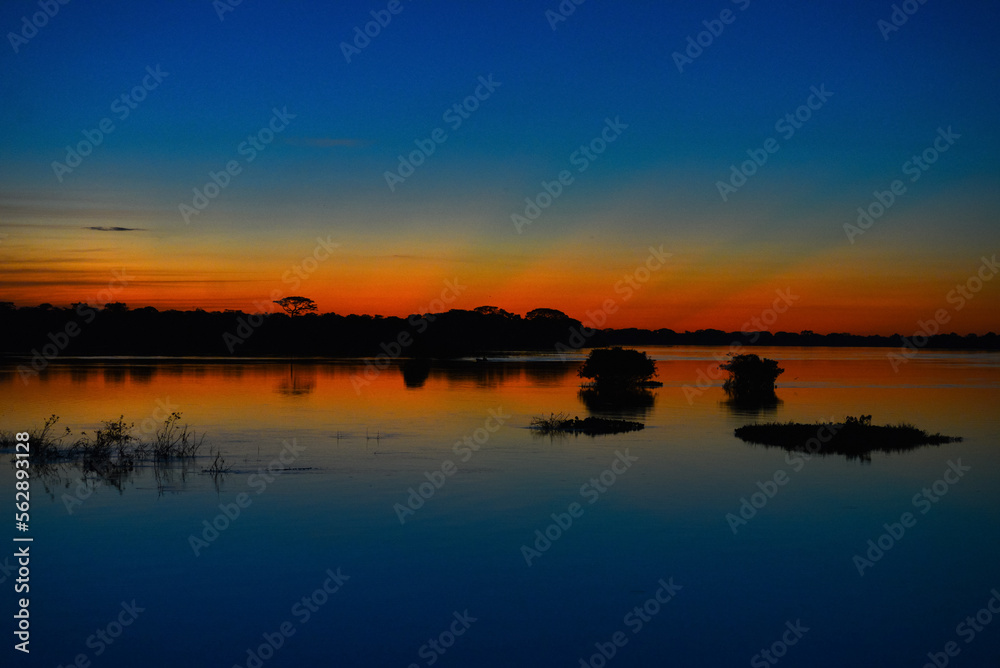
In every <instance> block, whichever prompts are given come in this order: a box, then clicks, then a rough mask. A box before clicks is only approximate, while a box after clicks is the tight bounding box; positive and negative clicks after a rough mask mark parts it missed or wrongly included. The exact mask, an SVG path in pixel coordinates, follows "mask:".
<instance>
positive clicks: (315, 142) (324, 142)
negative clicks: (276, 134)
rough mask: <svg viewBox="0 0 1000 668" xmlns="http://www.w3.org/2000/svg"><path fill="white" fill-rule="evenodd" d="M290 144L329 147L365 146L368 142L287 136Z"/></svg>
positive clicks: (287, 141)
mask: <svg viewBox="0 0 1000 668" xmlns="http://www.w3.org/2000/svg"><path fill="white" fill-rule="evenodd" d="M285 142H286V143H288V144H291V145H292V146H314V147H318V148H331V147H335V146H365V145H366V144H368V142H366V141H364V140H363V139H350V138H331V137H289V138H288V139H286V140H285Z"/></svg>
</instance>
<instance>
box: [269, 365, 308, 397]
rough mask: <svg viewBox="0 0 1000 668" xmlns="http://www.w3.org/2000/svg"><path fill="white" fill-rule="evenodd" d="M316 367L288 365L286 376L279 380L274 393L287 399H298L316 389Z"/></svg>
mask: <svg viewBox="0 0 1000 668" xmlns="http://www.w3.org/2000/svg"><path fill="white" fill-rule="evenodd" d="M316 372H317V369H316V365H314V364H308V365H304V366H303V365H301V364H300V365H296V364H289V365H288V375H286V376H285V377H284V378H282V379H281V381H280V382H279V383H278V386H277V387H276V388H275V392H277V393H278V394H283V395H285V396H289V397H298V396H303V395H306V394H309V393H311V392H312V391H313V390H314V389H316Z"/></svg>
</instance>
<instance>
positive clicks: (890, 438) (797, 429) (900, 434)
mask: <svg viewBox="0 0 1000 668" xmlns="http://www.w3.org/2000/svg"><path fill="white" fill-rule="evenodd" d="M823 431H825V432H826V433H829V434H830V436H828V437H825V438H826V440H825V441H824V440H823V438H818V437H817V435H818V434H820V433H822V432H823ZM734 434H735V436H736V437H737V438H739V439H742V440H744V441H746V442H747V443H755V444H759V445H768V446H776V447H780V448H784V449H786V450H796V451H799V450H806V449H810V447H809V446H807V443H818V444H819V445H818V447H813V448H811V451H812V452H816V453H819V454H838V455H845V456H847V458H848V459H854V458H860V459H865V460H867V459H870V454H871V453H872V452H905V451H908V450H913V449H914V448H918V447H921V446H927V445H943V444H945V443H955V442H959V441H961V440H962V438H961V437H958V436H945V435H943V434H939V433H934V434H929V433H927V432H926V431H924V430H922V429H918V428H917V427H915V426H913V425H912V424H906V423H900V424H895V425H873V424H872V416H871V415H862V416H860V417H852V416H848V417H847V418H846V420H844V422H841V423H836V424H835V423H822V422H817V423H814V424H803V423H801V422H784V423H780V422H767V423H761V424H748V425H744V426H742V427H739V428H737V429H736V431H735V432H734Z"/></svg>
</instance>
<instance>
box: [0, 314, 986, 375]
mask: <svg viewBox="0 0 1000 668" xmlns="http://www.w3.org/2000/svg"><path fill="white" fill-rule="evenodd" d="M0 315H2V316H3V320H4V324H5V326H4V327H2V328H0V351H3V352H0V358H2V359H15V358H23V357H27V358H28V359H29V360H32V361H33V362H34V366H35V367H36V370H40V369H38V367H43V366H46V365H47V364H48V362H50V361H52V360H55V359H68V358H112V357H128V358H151V359H152V358H156V359H172V360H176V359H183V358H216V359H223V358H229V359H244V360H248V359H274V360H285V359H289V358H295V359H311V358H312V359H365V358H372V357H377V358H379V359H383V360H384V359H385V358H389V359H457V358H465V357H469V358H474V357H475V358H481V357H484V356H486V357H489V356H490V355H504V354H510V353H517V352H531V353H535V354H538V353H543V354H544V353H554V354H558V355H563V356H565V355H567V354H571V353H572V354H575V353H576V352H577V351H580V350H584V349H589V348H598V347H604V346H627V347H637V348H641V347H643V346H670V347H679V346H704V347H716V348H728V349H729V351H730V352H735V353H738V352H739V351H741V350H744V349H754V348H764V347H800V348H845V347H850V348H882V349H896V351H895V352H896V354H897V355H901V356H903V357H906V358H909V357H911V356H912V355H913V354H914V353H915V352H916V351H917V350H961V351H996V350H1000V336H997V334H996V333H994V332H990V333H988V334H983V335H977V334H968V335H960V334H956V333H936V334H933V335H925V334H921V333H919V332H918V333H917V334H915V335H912V336H901V335H899V334H894V335H892V336H883V335H860V334H848V333H830V334H817V333H815V332H812V331H808V330H806V331H802V332H782V331H779V332H774V333H772V332H766V331H754V332H750V331H747V332H742V331H741V332H724V331H722V330H717V329H702V330H697V331H694V332H691V331H685V332H676V331H674V330H671V329H666V328H661V329H655V330H649V329H637V328H623V329H612V328H605V329H597V328H593V329H592V328H589V327H587V323H586V322H581V321H580V320H577V319H575V318H571V317H569V316H567V315H566V314H564V313H562V312H561V311H558V310H555V309H535V310H534V311H530V312H529V313H528V314H527V315H525V316H523V317H522V316H520V315H516V314H512V313H509V312H507V311H504V310H502V309H498V308H496V307H478V308H477V309H473V310H471V311H469V310H460V309H452V310H449V311H446V312H442V313H424V314H412V315H410V316H408V317H405V318H401V317H395V316H393V317H381V316H369V315H346V316H344V315H338V314H335V313H326V314H307V315H297V316H289V315H286V314H285V313H268V312H262V313H249V314H248V313H244V312H242V311H225V312H218V311H215V312H208V311H199V310H195V311H157V310H156V309H153V308H150V307H145V308H139V309H129V308H128V307H127V306H126V305H125V304H108V305H106V306H105V307H104V308H103V309H101V310H99V311H98V310H96V309H94V308H91V307H89V306H86V305H77V306H76V307H75V308H56V307H50V306H40V307H24V308H6V309H5V310H4V311H3V313H2V314H0Z"/></svg>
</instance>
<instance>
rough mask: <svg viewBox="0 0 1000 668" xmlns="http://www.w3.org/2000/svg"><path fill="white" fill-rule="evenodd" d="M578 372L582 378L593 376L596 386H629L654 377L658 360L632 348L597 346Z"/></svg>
mask: <svg viewBox="0 0 1000 668" xmlns="http://www.w3.org/2000/svg"><path fill="white" fill-rule="evenodd" d="M578 373H579V375H580V377H581V378H593V379H594V385H595V387H603V388H608V387H612V388H629V387H635V386H637V385H640V384H641V383H645V382H648V381H649V380H650V379H651V378H653V376H655V375H656V362H655V361H654V360H653V359H652V358H651V357H650V356H649V355H647V354H646V353H644V352H640V351H638V350H633V349H631V348H622V347H620V346H615V347H614V348H596V349H594V350H591V351H590V355H588V356H587V359H586V361H585V362H584V363H583V366H582V367H580V370H579V371H578Z"/></svg>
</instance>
